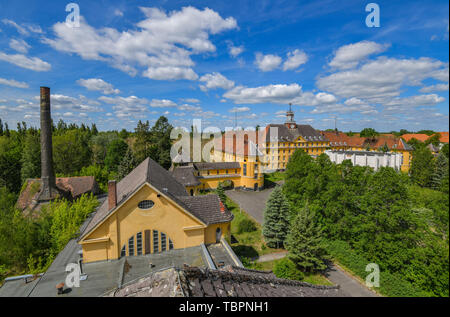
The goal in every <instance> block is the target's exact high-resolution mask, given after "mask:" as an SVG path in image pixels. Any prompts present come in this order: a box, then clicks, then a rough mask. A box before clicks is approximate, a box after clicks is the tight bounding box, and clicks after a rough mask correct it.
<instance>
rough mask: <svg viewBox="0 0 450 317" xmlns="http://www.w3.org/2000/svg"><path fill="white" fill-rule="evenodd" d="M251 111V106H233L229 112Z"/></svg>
mask: <svg viewBox="0 0 450 317" xmlns="http://www.w3.org/2000/svg"><path fill="white" fill-rule="evenodd" d="M247 111H250V108H249V107H233V108H232V109H231V110H229V112H232V113H235V112H247Z"/></svg>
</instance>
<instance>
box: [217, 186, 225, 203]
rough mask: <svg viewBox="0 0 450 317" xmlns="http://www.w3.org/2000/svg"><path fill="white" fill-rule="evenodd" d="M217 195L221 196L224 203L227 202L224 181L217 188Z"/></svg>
mask: <svg viewBox="0 0 450 317" xmlns="http://www.w3.org/2000/svg"><path fill="white" fill-rule="evenodd" d="M216 193H217V196H219V198H220V200H221V201H222V203H225V201H226V198H227V196H226V195H225V190H224V189H223V185H222V183H219V185H218V186H217V188H216Z"/></svg>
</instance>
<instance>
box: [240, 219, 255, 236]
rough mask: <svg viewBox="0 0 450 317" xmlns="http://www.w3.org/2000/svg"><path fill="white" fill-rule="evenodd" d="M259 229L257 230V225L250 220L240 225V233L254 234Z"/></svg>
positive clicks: (245, 220) (243, 220) (241, 222)
mask: <svg viewBox="0 0 450 317" xmlns="http://www.w3.org/2000/svg"><path fill="white" fill-rule="evenodd" d="M257 229H258V228H256V225H255V223H254V222H253V221H251V220H250V219H242V220H241V221H240V222H239V223H238V233H243V232H253V231H256V230H257Z"/></svg>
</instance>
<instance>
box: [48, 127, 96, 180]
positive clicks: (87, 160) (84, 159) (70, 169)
mask: <svg viewBox="0 0 450 317" xmlns="http://www.w3.org/2000/svg"><path fill="white" fill-rule="evenodd" d="M91 154H92V152H91V150H90V148H89V145H88V139H87V135H86V133H83V132H81V131H79V130H69V131H67V132H66V133H64V134H63V135H58V136H54V137H53V163H54V168H55V173H60V174H63V175H67V176H69V175H72V174H74V173H76V172H78V171H79V170H81V168H83V167H84V166H89V165H91Z"/></svg>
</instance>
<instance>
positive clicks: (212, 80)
mask: <svg viewBox="0 0 450 317" xmlns="http://www.w3.org/2000/svg"><path fill="white" fill-rule="evenodd" d="M199 80H200V81H201V82H204V83H206V84H205V85H200V89H201V90H202V91H207V90H208V89H217V88H223V89H231V88H233V87H234V81H232V80H229V79H227V78H226V77H225V76H223V75H222V74H220V73H212V74H206V75H203V76H202V77H200V79H199Z"/></svg>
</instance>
